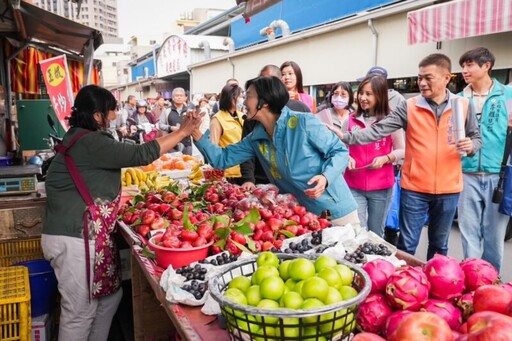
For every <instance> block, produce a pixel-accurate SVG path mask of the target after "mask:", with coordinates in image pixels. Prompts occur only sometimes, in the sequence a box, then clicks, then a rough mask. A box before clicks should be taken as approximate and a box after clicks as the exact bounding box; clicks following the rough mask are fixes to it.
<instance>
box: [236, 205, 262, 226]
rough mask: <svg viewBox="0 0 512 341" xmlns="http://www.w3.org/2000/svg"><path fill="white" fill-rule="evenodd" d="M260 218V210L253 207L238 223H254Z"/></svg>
mask: <svg viewBox="0 0 512 341" xmlns="http://www.w3.org/2000/svg"><path fill="white" fill-rule="evenodd" d="M259 220H260V212H259V211H258V209H257V208H253V209H252V210H251V211H250V212H249V214H248V215H246V216H245V217H244V219H242V220H240V221H239V223H253V224H256V223H257V222H258V221H259Z"/></svg>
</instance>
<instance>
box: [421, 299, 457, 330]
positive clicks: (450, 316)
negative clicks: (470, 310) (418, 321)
mask: <svg viewBox="0 0 512 341" xmlns="http://www.w3.org/2000/svg"><path fill="white" fill-rule="evenodd" d="M420 310H421V311H428V312H431V313H434V314H436V315H437V316H440V317H442V318H443V319H444V320H445V321H446V322H447V323H448V325H449V326H450V329H454V330H458V329H459V328H460V326H461V325H462V312H461V311H460V310H459V308H457V307H456V306H454V305H453V303H452V302H450V301H447V300H437V299H434V298H431V299H429V300H428V301H427V303H425V304H424V305H423V307H422V308H421V309H420Z"/></svg>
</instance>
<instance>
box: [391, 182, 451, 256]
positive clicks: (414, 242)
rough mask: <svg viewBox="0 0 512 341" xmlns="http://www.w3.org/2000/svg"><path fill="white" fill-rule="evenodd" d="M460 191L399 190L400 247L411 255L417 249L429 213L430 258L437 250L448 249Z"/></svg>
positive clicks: (439, 251)
mask: <svg viewBox="0 0 512 341" xmlns="http://www.w3.org/2000/svg"><path fill="white" fill-rule="evenodd" d="M459 194H460V193H454V194H428V193H419V192H413V191H408V190H406V189H403V188H402V190H401V191H400V214H399V219H400V236H399V237H398V245H397V247H398V248H399V249H400V250H402V251H405V252H407V253H409V254H411V255H414V254H415V253H416V247H417V246H418V242H419V240H420V236H421V229H422V228H423V224H424V222H425V215H426V214H427V213H428V214H429V216H430V221H429V224H428V249H427V260H428V259H430V258H432V257H434V255H435V254H436V253H440V254H442V255H446V254H447V253H448V238H449V236H450V230H451V228H452V223H453V218H454V216H455V210H456V209H457V202H458V201H459Z"/></svg>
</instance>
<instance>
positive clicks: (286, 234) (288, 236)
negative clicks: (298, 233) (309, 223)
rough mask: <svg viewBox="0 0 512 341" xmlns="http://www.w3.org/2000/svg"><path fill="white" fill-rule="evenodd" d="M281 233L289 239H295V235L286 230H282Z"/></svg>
mask: <svg viewBox="0 0 512 341" xmlns="http://www.w3.org/2000/svg"><path fill="white" fill-rule="evenodd" d="M279 233H281V234H283V235H285V236H286V237H287V238H293V237H295V235H294V234H293V233H291V232H290V231H286V230H280V231H279Z"/></svg>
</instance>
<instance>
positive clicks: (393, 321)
mask: <svg viewBox="0 0 512 341" xmlns="http://www.w3.org/2000/svg"><path fill="white" fill-rule="evenodd" d="M411 313H412V311H409V310H397V311H394V312H392V313H391V315H389V316H388V319H387V320H386V328H385V329H384V336H386V338H389V337H390V336H391V334H393V333H394V332H395V330H396V329H397V328H398V325H399V324H400V322H402V320H403V319H404V317H406V316H407V315H409V314H411Z"/></svg>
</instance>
